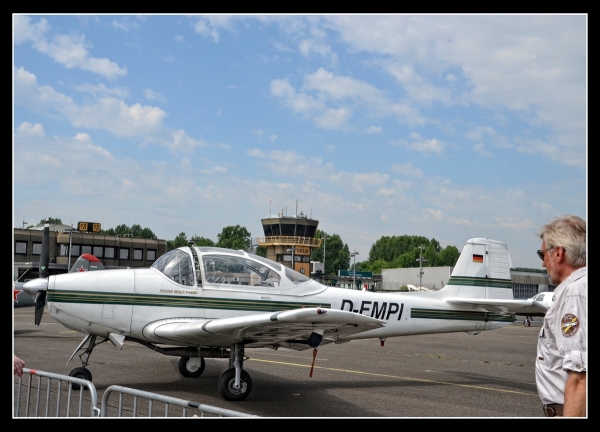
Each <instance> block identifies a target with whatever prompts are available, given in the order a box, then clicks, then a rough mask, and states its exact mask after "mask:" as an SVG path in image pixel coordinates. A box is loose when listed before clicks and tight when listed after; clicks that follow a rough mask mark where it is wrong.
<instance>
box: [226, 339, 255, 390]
mask: <svg viewBox="0 0 600 432" xmlns="http://www.w3.org/2000/svg"><path fill="white" fill-rule="evenodd" d="M243 364H244V345H243V344H234V345H233V346H232V347H231V351H230V355H229V369H227V370H226V371H225V372H223V373H222V374H221V378H219V393H220V394H221V396H222V397H223V399H225V400H228V401H242V400H244V399H246V398H247V397H248V395H250V392H251V391H252V378H250V375H249V374H248V372H246V371H245V370H243V369H242V367H243Z"/></svg>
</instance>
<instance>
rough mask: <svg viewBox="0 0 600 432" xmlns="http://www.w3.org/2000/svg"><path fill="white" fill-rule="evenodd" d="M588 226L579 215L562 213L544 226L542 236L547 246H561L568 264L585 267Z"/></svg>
mask: <svg viewBox="0 0 600 432" xmlns="http://www.w3.org/2000/svg"><path fill="white" fill-rule="evenodd" d="M586 226H587V225H586V222H585V221H584V220H583V219H581V218H580V217H579V216H575V215H562V216H559V217H557V218H556V219H554V220H553V221H552V222H550V223H548V224H546V225H544V226H543V227H542V232H541V234H540V238H541V239H542V240H544V241H545V242H546V247H547V248H551V247H557V246H561V247H562V248H563V249H564V250H565V256H566V260H567V263H568V264H570V265H571V266H573V267H583V266H585V265H586Z"/></svg>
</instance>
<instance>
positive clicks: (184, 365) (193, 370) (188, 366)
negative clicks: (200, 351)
mask: <svg viewBox="0 0 600 432" xmlns="http://www.w3.org/2000/svg"><path fill="white" fill-rule="evenodd" d="M205 366H206V363H205V362H204V358H202V357H192V358H190V357H180V358H179V364H178V367H179V372H180V373H181V375H183V376H184V377H186V378H198V377H199V376H200V375H202V372H204V367H205Z"/></svg>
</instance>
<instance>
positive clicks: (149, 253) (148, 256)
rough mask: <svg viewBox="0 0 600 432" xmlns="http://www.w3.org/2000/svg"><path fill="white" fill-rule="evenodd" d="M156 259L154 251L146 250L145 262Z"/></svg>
mask: <svg viewBox="0 0 600 432" xmlns="http://www.w3.org/2000/svg"><path fill="white" fill-rule="evenodd" d="M155 259H156V249H148V251H147V252H146V261H154V260H155Z"/></svg>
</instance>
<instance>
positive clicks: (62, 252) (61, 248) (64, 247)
mask: <svg viewBox="0 0 600 432" xmlns="http://www.w3.org/2000/svg"><path fill="white" fill-rule="evenodd" d="M68 254H69V245H68V244H63V243H61V244H59V245H58V256H67V255H68Z"/></svg>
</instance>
